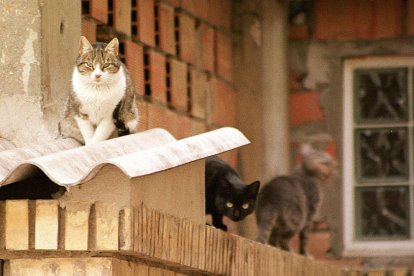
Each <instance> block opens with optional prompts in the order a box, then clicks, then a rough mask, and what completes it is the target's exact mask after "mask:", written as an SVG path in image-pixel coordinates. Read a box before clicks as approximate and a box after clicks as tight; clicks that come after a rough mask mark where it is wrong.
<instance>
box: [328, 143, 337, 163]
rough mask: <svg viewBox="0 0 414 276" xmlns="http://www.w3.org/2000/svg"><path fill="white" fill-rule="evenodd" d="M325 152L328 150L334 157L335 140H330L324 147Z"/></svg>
mask: <svg viewBox="0 0 414 276" xmlns="http://www.w3.org/2000/svg"><path fill="white" fill-rule="evenodd" d="M326 152H328V153H329V154H330V155H331V156H332V157H333V159H336V143H335V141H330V142H329V143H328V146H327V147H326Z"/></svg>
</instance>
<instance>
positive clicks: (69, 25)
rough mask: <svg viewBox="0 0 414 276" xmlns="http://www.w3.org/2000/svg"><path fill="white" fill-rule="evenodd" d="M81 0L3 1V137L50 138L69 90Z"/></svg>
mask: <svg viewBox="0 0 414 276" xmlns="http://www.w3.org/2000/svg"><path fill="white" fill-rule="evenodd" d="M80 4H81V3H80V1H70V0H66V1H64V0H61V1H53V0H46V1H12V0H6V1H1V3H0V10H1V12H2V16H1V18H0V28H1V30H2V37H3V38H4V39H2V41H1V42H0V51H1V52H0V63H1V66H0V76H1V77H2V81H1V82H0V137H3V138H6V139H8V140H10V141H12V142H14V143H15V144H16V145H26V144H29V143H34V142H40V141H47V140H50V139H53V138H55V137H56V136H57V134H58V121H59V117H60V116H61V115H62V112H63V108H64V100H65V98H66V96H67V93H68V90H69V88H70V75H71V74H70V73H71V70H72V64H73V62H74V58H75V56H76V54H77V49H78V39H79V36H80Z"/></svg>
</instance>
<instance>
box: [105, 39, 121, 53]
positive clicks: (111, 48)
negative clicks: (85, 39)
mask: <svg viewBox="0 0 414 276" xmlns="http://www.w3.org/2000/svg"><path fill="white" fill-rule="evenodd" d="M105 50H106V51H108V52H111V53H113V54H114V55H115V56H118V52H119V40H118V38H116V37H115V38H114V39H112V40H111V41H110V42H109V43H108V45H107V46H106V47H105Z"/></svg>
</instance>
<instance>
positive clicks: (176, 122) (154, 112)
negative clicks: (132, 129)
mask: <svg viewBox="0 0 414 276" xmlns="http://www.w3.org/2000/svg"><path fill="white" fill-rule="evenodd" d="M158 127H159V128H163V129H166V130H167V131H168V132H170V133H171V134H172V135H173V136H174V137H176V138H178V139H181V138H184V136H185V135H186V134H187V133H189V131H188V129H189V127H190V124H189V122H188V121H186V117H185V116H183V115H179V114H178V113H177V112H175V111H174V110H171V109H168V108H167V107H166V106H163V105H160V104H157V103H148V128H150V129H151V128H158Z"/></svg>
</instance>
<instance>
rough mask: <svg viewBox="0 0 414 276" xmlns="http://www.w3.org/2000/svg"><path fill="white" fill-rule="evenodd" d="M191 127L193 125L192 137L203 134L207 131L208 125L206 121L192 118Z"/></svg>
mask: <svg viewBox="0 0 414 276" xmlns="http://www.w3.org/2000/svg"><path fill="white" fill-rule="evenodd" d="M190 125H191V130H190V136H193V135H197V134H201V133H204V132H206V131H207V125H206V122H205V121H202V120H199V119H195V118H190Z"/></svg>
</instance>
